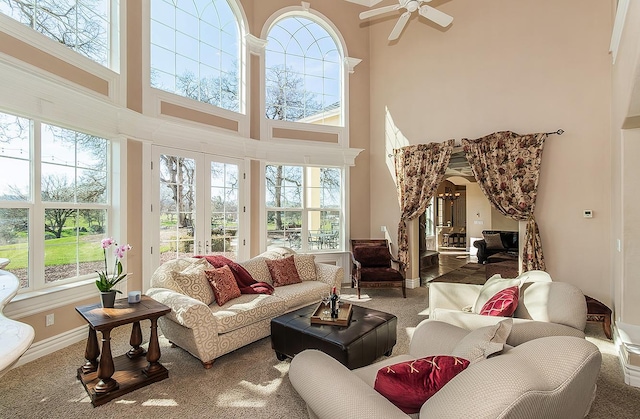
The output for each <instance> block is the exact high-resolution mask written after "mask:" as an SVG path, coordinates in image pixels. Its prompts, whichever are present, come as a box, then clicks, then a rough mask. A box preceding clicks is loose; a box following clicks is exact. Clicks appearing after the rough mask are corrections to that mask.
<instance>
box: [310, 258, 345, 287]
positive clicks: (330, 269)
mask: <svg viewBox="0 0 640 419" xmlns="http://www.w3.org/2000/svg"><path fill="white" fill-rule="evenodd" d="M316 276H317V278H318V281H321V282H324V283H325V284H329V286H331V287H336V289H337V290H339V289H341V287H342V278H343V277H344V270H343V269H342V267H341V266H336V265H329V264H328V263H316Z"/></svg>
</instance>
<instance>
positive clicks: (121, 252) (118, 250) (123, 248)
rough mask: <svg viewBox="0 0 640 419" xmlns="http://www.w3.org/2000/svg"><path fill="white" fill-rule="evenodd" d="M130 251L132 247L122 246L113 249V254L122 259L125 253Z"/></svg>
mask: <svg viewBox="0 0 640 419" xmlns="http://www.w3.org/2000/svg"><path fill="white" fill-rule="evenodd" d="M128 250H131V246H130V245H128V244H123V245H122V246H116V248H115V249H113V254H114V255H116V257H117V258H119V259H122V258H123V257H124V253H125V252H126V251H128Z"/></svg>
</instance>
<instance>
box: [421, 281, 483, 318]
mask: <svg viewBox="0 0 640 419" xmlns="http://www.w3.org/2000/svg"><path fill="white" fill-rule="evenodd" d="M481 289H482V285H473V284H452V283H448V282H430V283H429V318H432V317H431V313H433V310H435V309H436V308H446V309H450V310H458V311H461V310H462V309H463V308H464V307H467V306H473V304H474V303H475V302H476V299H477V298H478V294H480V290H481Z"/></svg>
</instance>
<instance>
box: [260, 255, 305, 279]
mask: <svg viewBox="0 0 640 419" xmlns="http://www.w3.org/2000/svg"><path fill="white" fill-rule="evenodd" d="M266 262H267V267H268V268H269V273H270V274H271V279H273V286H274V287H282V286H284V285H291V284H297V283H299V282H302V281H301V280H300V276H299V275H298V270H297V269H296V263H295V261H294V260H293V256H287V257H285V258H282V259H273V260H270V259H267V260H266Z"/></svg>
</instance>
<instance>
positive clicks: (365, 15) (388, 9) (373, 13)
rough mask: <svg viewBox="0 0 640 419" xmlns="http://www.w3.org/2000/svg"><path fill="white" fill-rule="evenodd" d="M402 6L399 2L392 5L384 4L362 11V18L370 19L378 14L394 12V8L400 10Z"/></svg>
mask: <svg viewBox="0 0 640 419" xmlns="http://www.w3.org/2000/svg"><path fill="white" fill-rule="evenodd" d="M399 8H400V5H399V4H393V5H391V6H384V7H380V8H377V9H373V10H367V11H365V12H362V13H360V19H362V20H364V19H369V18H370V17H374V16H378V15H381V14H383V13H389V12H393V11H394V10H398V9H399Z"/></svg>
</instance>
